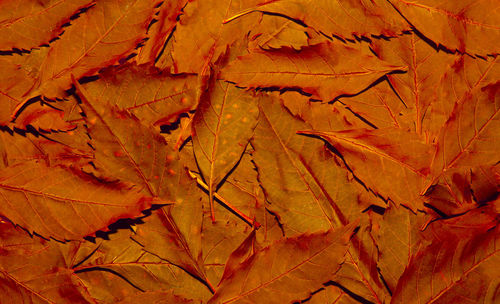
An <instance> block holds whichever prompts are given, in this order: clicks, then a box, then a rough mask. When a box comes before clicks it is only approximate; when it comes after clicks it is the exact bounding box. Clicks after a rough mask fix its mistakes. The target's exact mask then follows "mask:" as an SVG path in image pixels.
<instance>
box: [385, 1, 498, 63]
mask: <svg viewBox="0 0 500 304" xmlns="http://www.w3.org/2000/svg"><path fill="white" fill-rule="evenodd" d="M389 3H391V4H392V5H393V6H394V7H395V8H396V9H397V10H398V11H399V12H401V14H402V15H403V17H404V18H405V19H406V20H408V22H409V23H410V24H411V25H412V26H414V27H415V28H416V29H417V30H418V31H420V32H421V33H422V34H423V35H424V36H426V37H428V38H429V39H431V40H432V41H433V42H434V43H435V44H436V45H437V46H440V45H443V46H444V47H445V48H447V49H450V50H452V51H459V52H467V53H469V54H472V55H476V54H477V55H490V54H491V55H495V54H499V50H500V48H499V47H498V44H496V43H495V42H494V41H498V39H500V27H498V22H497V21H498V19H499V18H500V13H499V12H498V10H497V9H496V5H498V3H497V2H496V1H495V0H485V1H473V0H466V1H463V2H460V4H459V5H457V4H458V3H454V2H447V1H442V2H437V3H436V2H434V1H426V0H418V1H410V2H409V1H406V0H389ZM485 12H487V13H485Z"/></svg>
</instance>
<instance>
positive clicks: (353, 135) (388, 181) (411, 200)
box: [300, 128, 432, 210]
mask: <svg viewBox="0 0 500 304" xmlns="http://www.w3.org/2000/svg"><path fill="white" fill-rule="evenodd" d="M300 133H301V134H311V135H317V136H320V137H321V138H323V139H325V140H327V141H328V142H329V143H331V144H332V145H333V146H334V147H335V148H336V149H337V150H338V151H339V152H340V153H341V154H342V155H343V156H344V157H345V159H346V163H347V165H348V166H350V168H351V169H352V170H353V173H354V174H355V175H356V176H358V178H360V179H361V180H363V181H365V183H366V185H367V186H368V187H370V188H371V189H372V190H373V191H375V192H376V193H378V194H380V195H381V196H382V197H384V198H386V199H391V200H392V201H394V202H396V203H398V204H403V205H405V206H407V207H409V208H412V209H414V210H416V209H417V208H421V207H422V206H423V201H422V199H421V197H420V192H419V191H420V189H422V188H423V187H424V186H425V181H426V179H427V175H428V174H429V171H430V169H429V164H430V162H431V151H432V150H431V147H430V146H428V145H426V144H425V143H424V142H423V141H422V140H421V139H420V138H419V137H418V136H416V134H412V133H409V132H404V131H401V130H400V129H397V128H387V129H376V130H366V129H356V130H343V131H338V132H317V131H301V132H300ZM403 138H404V140H403ZM396 142H399V143H401V144H400V145H398V144H395V143H396ZM403 143H404V145H403ZM407 151H412V152H411V154H410V153H408V152H407ZM366 162H372V164H373V165H374V167H371V166H366ZM375 168H376V169H375ZM395 183H399V184H398V185H396V186H395ZM375 185H376V186H375Z"/></svg>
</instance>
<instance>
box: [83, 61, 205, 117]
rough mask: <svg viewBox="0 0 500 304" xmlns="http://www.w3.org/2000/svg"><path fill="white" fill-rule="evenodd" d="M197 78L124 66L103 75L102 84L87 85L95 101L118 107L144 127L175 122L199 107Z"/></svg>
mask: <svg viewBox="0 0 500 304" xmlns="http://www.w3.org/2000/svg"><path fill="white" fill-rule="evenodd" d="M195 83H196V77H193V76H187V75H186V76H177V77H175V76H171V75H168V74H165V73H162V72H160V71H158V70H156V69H155V68H153V67H150V66H148V65H144V66H141V67H139V66H136V65H133V64H129V65H124V66H121V67H119V68H111V69H108V70H106V71H105V72H103V73H101V74H100V76H99V80H97V81H93V82H90V83H88V84H85V85H84V88H85V91H86V92H87V94H88V95H89V97H92V98H93V99H95V100H101V101H105V102H108V103H109V104H111V105H116V106H117V108H118V109H120V110H126V111H128V112H129V113H131V114H133V115H134V116H135V117H137V118H138V119H140V120H141V122H143V124H145V125H154V126H159V125H161V124H170V123H173V122H175V121H176V120H177V119H178V118H179V116H180V115H181V114H183V113H186V112H188V111H191V110H193V109H194V108H195V107H196V105H197V103H198V100H197V96H196V90H195Z"/></svg>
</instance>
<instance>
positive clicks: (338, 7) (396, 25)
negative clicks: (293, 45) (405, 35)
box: [240, 0, 409, 39]
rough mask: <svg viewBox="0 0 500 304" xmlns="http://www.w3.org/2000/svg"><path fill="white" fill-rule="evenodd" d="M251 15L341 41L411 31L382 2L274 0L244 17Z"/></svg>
mask: <svg viewBox="0 0 500 304" xmlns="http://www.w3.org/2000/svg"><path fill="white" fill-rule="evenodd" d="M251 11H262V12H266V13H272V14H279V15H282V16H287V17H289V18H291V19H294V20H299V21H301V22H303V23H305V24H306V25H308V26H311V27H313V28H314V29H316V30H317V31H319V32H321V33H323V34H325V35H328V36H334V37H340V38H341V39H354V38H360V37H367V38H371V37H372V36H387V37H393V36H397V35H398V34H400V33H401V32H403V31H404V30H407V29H409V26H408V24H407V23H406V22H405V21H404V19H402V18H401V17H400V16H399V15H398V14H397V12H396V11H395V10H394V9H392V7H391V6H390V5H389V4H388V3H387V2H386V1H382V0H375V1H366V0H349V1H340V0H336V1H329V0H317V1H307V0H271V1H265V2H263V3H262V4H261V5H259V6H256V7H255V8H252V7H251V8H249V9H248V10H247V11H244V12H241V13H240V14H244V13H248V12H251Z"/></svg>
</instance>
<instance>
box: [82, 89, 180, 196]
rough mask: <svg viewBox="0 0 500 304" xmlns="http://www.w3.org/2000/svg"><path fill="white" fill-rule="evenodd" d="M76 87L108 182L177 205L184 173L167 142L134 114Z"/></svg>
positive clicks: (98, 158) (98, 164) (97, 155)
mask: <svg viewBox="0 0 500 304" xmlns="http://www.w3.org/2000/svg"><path fill="white" fill-rule="evenodd" d="M77 86H78V88H79V89H78V91H79V96H81V98H82V101H83V103H82V108H83V110H84V111H85V114H86V119H87V122H88V128H89V133H90V136H91V138H92V142H91V144H92V146H93V147H94V148H95V149H96V152H95V158H96V160H97V162H98V163H97V166H98V167H102V168H103V169H104V170H105V172H104V174H105V175H107V178H118V179H120V180H126V181H131V182H133V183H135V184H137V185H138V186H140V187H141V188H142V189H143V190H144V192H145V193H147V194H148V195H150V196H155V197H161V198H163V199H165V200H170V201H174V200H175V193H176V191H175V189H176V186H175V183H176V181H177V180H178V179H179V174H180V173H182V172H179V171H178V170H179V164H178V162H177V161H176V158H177V156H176V155H175V153H174V151H173V149H171V147H168V146H166V142H165V139H164V138H163V137H161V136H160V135H159V134H155V133H154V132H153V131H152V130H151V128H150V127H147V126H143V125H142V124H141V122H140V121H139V120H138V119H137V118H136V117H135V116H133V115H132V114H129V113H128V112H127V111H125V110H118V109H117V107H116V106H110V105H109V103H108V102H107V100H104V101H103V102H102V103H99V102H98V101H97V100H95V99H93V98H92V97H88V94H87V93H86V91H85V90H84V89H83V88H82V87H81V86H79V85H78V84H77ZM131 132H132V133H131Z"/></svg>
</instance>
